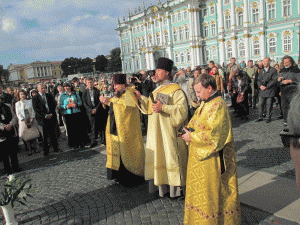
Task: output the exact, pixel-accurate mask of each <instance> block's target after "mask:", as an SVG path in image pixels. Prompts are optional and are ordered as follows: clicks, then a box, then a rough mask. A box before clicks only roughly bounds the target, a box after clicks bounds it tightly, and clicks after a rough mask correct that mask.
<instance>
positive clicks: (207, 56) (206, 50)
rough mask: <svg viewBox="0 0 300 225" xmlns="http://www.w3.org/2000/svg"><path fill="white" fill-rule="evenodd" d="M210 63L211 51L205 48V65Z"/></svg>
mask: <svg viewBox="0 0 300 225" xmlns="http://www.w3.org/2000/svg"><path fill="white" fill-rule="evenodd" d="M208 61H209V49H208V47H205V48H204V63H206V62H208Z"/></svg>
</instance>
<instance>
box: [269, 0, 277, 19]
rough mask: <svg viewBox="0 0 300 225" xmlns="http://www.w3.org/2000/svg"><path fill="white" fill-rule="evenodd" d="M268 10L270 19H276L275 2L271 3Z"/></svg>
mask: <svg viewBox="0 0 300 225" xmlns="http://www.w3.org/2000/svg"><path fill="white" fill-rule="evenodd" d="M267 10H268V20H274V19H275V15H276V14H275V3H270V4H268V6H267Z"/></svg>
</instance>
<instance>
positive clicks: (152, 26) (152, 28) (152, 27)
mask: <svg viewBox="0 0 300 225" xmlns="http://www.w3.org/2000/svg"><path fill="white" fill-rule="evenodd" d="M150 23H151V32H152V44H153V45H155V33H154V20H153V18H151V20H150Z"/></svg>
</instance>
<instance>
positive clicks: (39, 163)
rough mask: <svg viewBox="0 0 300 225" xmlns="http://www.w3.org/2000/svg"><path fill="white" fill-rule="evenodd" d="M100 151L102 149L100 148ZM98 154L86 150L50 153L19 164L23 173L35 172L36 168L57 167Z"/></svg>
mask: <svg viewBox="0 0 300 225" xmlns="http://www.w3.org/2000/svg"><path fill="white" fill-rule="evenodd" d="M101 149H102V148H101ZM97 154H99V150H91V149H87V148H82V149H76V150H70V151H64V152H59V153H53V152H50V155H48V156H45V157H44V156H41V158H36V159H33V160H30V161H26V162H24V163H21V164H20V167H21V168H22V170H23V171H26V170H35V169H38V168H49V167H52V166H57V165H59V164H62V163H65V162H71V161H75V160H82V159H89V158H92V157H94V156H95V155H97Z"/></svg>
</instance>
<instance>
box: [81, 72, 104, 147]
mask: <svg viewBox="0 0 300 225" xmlns="http://www.w3.org/2000/svg"><path fill="white" fill-rule="evenodd" d="M99 98H100V91H99V90H98V89H97V88H95V87H94V81H93V79H92V78H87V79H86V89H85V91H84V93H83V95H82V101H83V105H84V107H85V109H86V112H87V115H88V118H89V121H90V125H91V131H92V133H91V137H90V138H91V141H92V143H91V145H90V148H93V147H95V146H96V145H97V138H98V134H99V133H100V135H101V142H102V143H104V142H105V136H104V133H105V130H104V129H105V125H106V121H107V117H108V111H107V110H106V111H105V109H104V108H103V106H102V104H101V102H100V100H99Z"/></svg>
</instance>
